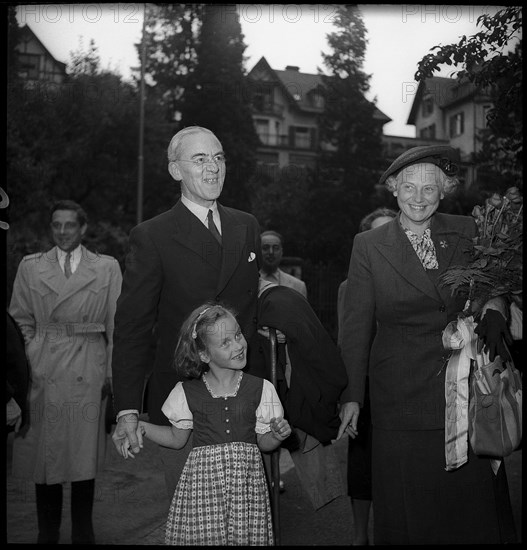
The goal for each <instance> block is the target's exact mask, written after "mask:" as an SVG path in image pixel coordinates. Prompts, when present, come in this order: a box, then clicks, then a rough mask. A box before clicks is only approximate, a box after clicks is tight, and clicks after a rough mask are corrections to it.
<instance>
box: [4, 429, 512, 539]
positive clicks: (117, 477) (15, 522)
mask: <svg viewBox="0 0 527 550" xmlns="http://www.w3.org/2000/svg"><path fill="white" fill-rule="evenodd" d="M109 445H112V444H111V441H110V440H109ZM11 447H12V435H10V436H9V438H8V441H7V464H6V466H7V478H6V479H7V487H6V489H7V513H6V518H7V526H6V527H7V529H6V533H7V537H6V540H7V542H8V543H15V544H33V543H35V541H36V539H37V522H36V509H35V497H34V485H33V484H32V483H27V482H23V481H20V480H15V479H13V477H12V476H11V475H10V471H11V469H10V466H11ZM340 456H341V459H342V460H345V446H342V448H340ZM521 457H522V451H521V450H520V451H516V452H515V453H514V454H513V455H512V456H511V457H509V458H507V459H506V465H507V469H508V477H509V485H510V490H511V499H512V502H513V507H514V512H515V520H516V523H517V526H518V532H519V534H520V540H521V522H520V518H521V513H522V491H521V487H522V469H521V468H522V459H521ZM280 469H281V477H282V480H283V481H284V483H285V486H286V491H285V492H284V493H282V495H281V496H280V544H281V545H282V546H347V545H349V544H350V542H351V539H352V532H353V525H352V521H351V508H350V502H349V498H347V497H339V498H337V499H335V500H334V501H333V502H330V503H329V504H327V505H326V506H324V507H323V508H321V509H320V510H318V511H316V512H315V511H314V510H313V508H312V506H311V503H310V501H309V499H308V497H307V496H306V494H305V493H304V491H303V489H302V488H301V486H300V483H299V481H298V477H297V475H296V470H295V468H294V465H293V463H292V461H291V457H290V456H289V453H288V452H287V451H284V452H282V453H281V458H280ZM64 499H65V501H64V514H63V526H62V537H61V540H60V544H69V543H70V521H69V485H66V486H65V493H64ZM167 510H168V496H167V494H166V490H165V486H164V476H163V473H162V471H161V469H160V467H159V460H158V457H157V446H156V445H154V444H153V443H151V442H148V441H145V447H144V449H143V450H142V451H141V453H140V454H139V455H138V456H137V457H136V459H135V460H131V459H129V460H126V461H125V460H123V459H122V458H121V457H120V456H118V455H117V453H116V452H115V451H114V449H113V446H112V447H110V446H108V450H107V454H106V464H105V468H104V471H103V472H102V473H101V475H100V476H99V477H98V478H97V481H96V500H95V505H94V514H93V515H94V524H95V535H96V539H97V543H98V544H108V545H116V544H124V545H129V544H132V545H162V544H164V525H165V518H166V514H167ZM371 527H372V523H371V522H370V535H371Z"/></svg>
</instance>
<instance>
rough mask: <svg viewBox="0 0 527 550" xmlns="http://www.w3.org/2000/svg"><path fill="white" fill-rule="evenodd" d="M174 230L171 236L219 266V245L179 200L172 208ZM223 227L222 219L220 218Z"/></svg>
mask: <svg viewBox="0 0 527 550" xmlns="http://www.w3.org/2000/svg"><path fill="white" fill-rule="evenodd" d="M172 210H173V213H174V216H173V221H174V230H173V232H172V237H173V238H174V239H175V240H176V241H177V242H178V243H179V244H180V245H181V246H183V247H185V248H187V249H188V250H191V251H192V252H193V253H195V254H197V255H198V256H199V257H200V258H202V259H203V260H205V261H206V262H207V263H208V264H210V265H211V266H213V267H216V268H217V269H220V266H221V246H220V245H219V244H218V242H217V241H216V239H215V238H214V237H213V236H212V233H211V232H210V231H209V230H208V229H207V228H206V227H205V226H204V225H203V224H202V223H201V222H200V221H199V220H198V218H196V216H195V215H194V214H193V213H192V212H191V211H190V210H189V209H188V208H187V207H186V206H185V205H184V204H183V203H182V202H181V200H179V201H178V202H177V203H176V204H175V205H174V208H173V209H172ZM222 227H223V220H222Z"/></svg>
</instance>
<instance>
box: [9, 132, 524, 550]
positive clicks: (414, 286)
mask: <svg viewBox="0 0 527 550" xmlns="http://www.w3.org/2000/svg"><path fill="white" fill-rule="evenodd" d="M458 165H459V158H458V156H457V153H456V151H455V150H454V149H453V148H451V147H449V146H445V145H439V146H425V147H415V148H413V149H410V150H408V151H406V152H405V153H403V154H402V155H401V156H399V157H398V158H397V159H396V160H395V161H394V162H393V163H392V164H391V165H390V166H389V167H388V169H387V170H386V171H385V172H384V174H383V175H382V177H381V179H380V183H381V184H384V185H386V187H387V188H388V189H389V191H390V192H391V193H393V195H394V197H396V200H397V205H398V211H397V212H396V211H393V210H390V209H388V208H380V209H378V210H375V211H374V212H372V213H370V214H369V215H367V216H365V218H364V219H363V221H362V223H361V226H360V228H359V232H358V233H357V234H356V236H355V238H354V240H353V247H352V253H351V259H350V263H349V271H348V276H347V279H346V280H345V281H344V282H343V283H342V285H341V287H340V288H339V292H338V303H337V304H335V305H336V307H337V313H338V341H337V342H336V343H335V342H333V340H332V338H331V337H330V336H329V334H328V333H327V332H326V331H325V329H324V327H323V326H322V324H321V323H320V321H319V320H318V318H317V316H316V314H315V312H314V311H313V309H312V307H311V305H310V304H309V301H308V293H307V288H306V284H305V283H304V282H303V281H301V280H300V279H299V278H297V277H295V276H294V275H290V274H288V273H286V271H284V270H282V269H280V265H281V259H282V254H283V238H282V236H281V235H280V234H279V233H277V232H276V231H273V230H267V231H264V232H261V228H260V225H259V223H258V221H257V220H256V218H255V217H254V216H253V215H252V214H249V213H247V212H243V211H240V210H236V209H234V208H228V207H225V206H223V205H221V203H220V202H219V198H220V195H221V192H222V189H223V185H224V181H225V176H226V163H225V155H224V151H223V148H222V145H221V142H220V140H219V139H218V137H217V136H216V135H215V134H214V133H213V132H211V131H210V130H208V129H206V128H202V127H198V126H191V127H187V128H184V129H183V130H181V131H179V132H178V133H177V134H176V135H174V137H173V138H172V140H171V141H170V144H169V146H168V172H169V173H170V175H171V177H172V178H173V179H174V180H175V181H176V182H178V183H179V185H180V190H181V196H180V198H179V200H178V201H177V202H176V204H175V205H174V206H173V207H172V208H170V209H169V210H168V211H166V212H164V213H161V214H159V215H158V216H156V217H154V218H152V219H150V220H147V221H145V222H143V223H141V224H139V225H137V226H136V227H135V228H133V230H132V231H131V233H130V236H129V252H128V254H127V256H126V261H125V266H124V270H123V273H121V269H120V267H119V263H118V262H117V260H116V259H115V258H112V257H110V256H106V255H101V254H97V253H95V252H92V251H90V250H88V249H87V248H86V247H85V246H84V245H83V244H82V241H83V238H84V236H85V234H86V230H87V227H88V218H87V215H86V213H85V211H84V210H83V208H82V207H81V206H80V205H79V204H77V203H75V202H73V201H70V200H61V201H59V202H57V203H56V204H55V205H54V206H53V208H52V209H51V212H50V230H51V236H52V239H53V242H54V247H53V248H52V249H50V250H48V251H46V252H38V253H34V254H31V255H29V256H25V257H24V258H23V259H22V261H21V262H20V265H19V267H18V271H17V274H16V278H15V281H14V286H13V292H12V297H11V302H10V305H9V311H8V326H9V330H10V333H9V334H10V337H9V339H8V344H9V346H8V351H9V354H8V358H9V370H8V373H9V374H10V378H9V379H8V386H7V389H8V392H7V399H6V405H7V426H8V428H7V432H8V434H9V433H10V432H11V431H14V432H15V435H14V442H13V475H14V476H16V477H20V478H23V479H27V480H29V481H30V482H32V483H34V484H35V494H36V508H37V510H36V511H37V522H38V540H37V541H36V542H38V543H46V544H57V543H59V540H60V527H61V520H62V507H63V495H62V489H63V484H65V483H71V525H72V532H71V542H72V543H74V544H95V543H96V533H95V532H96V526H95V527H94V525H93V522H92V510H93V505H94V489H95V478H96V474H97V472H98V471H100V468H101V467H102V466H103V464H104V454H105V450H106V449H105V443H106V440H107V433H106V426H105V420H106V415H105V411H106V408H107V400H108V399H109V396H112V399H113V408H114V410H115V429H114V430H113V433H112V436H111V440H112V443H113V446H114V449H115V451H117V452H118V453H119V455H121V456H122V457H123V459H129V458H133V457H135V456H136V455H137V454H138V453H140V452H141V449H142V448H143V441H144V438H147V439H149V440H151V441H153V442H155V443H156V444H157V445H158V450H159V456H160V457H161V460H162V463H163V468H164V474H165V482H166V489H167V495H168V498H167V522H166V538H165V541H166V544H169V545H250V546H252V545H273V544H274V541H275V536H274V526H273V516H272V503H271V500H270V492H269V491H270V487H271V484H270V479H269V471H268V469H269V467H268V459H267V457H269V456H270V453H272V452H274V451H276V450H277V449H280V448H281V447H282V448H286V449H288V450H290V451H291V453H292V455H293V454H294V453H295V452H297V453H298V455H299V456H298V460H299V462H298V466H299V468H306V471H310V472H313V471H314V470H313V469H312V468H313V464H314V463H315V462H320V456H322V455H316V454H315V453H313V452H308V451H313V450H314V449H316V450H317V452H324V449H326V450H327V449H329V448H330V447H331V445H332V443H333V442H335V441H336V440H339V439H341V438H345V437H348V438H349V449H348V467H347V494H348V495H349V496H350V497H351V503H352V512H353V517H352V518H350V521H352V522H353V525H354V533H355V534H354V538H353V540H352V541H350V544H354V545H365V544H371V543H374V544H376V545H378V544H463V543H465V544H477V543H485V544H488V543H510V542H515V540H516V534H515V532H514V527H513V523H512V522H511V521H510V518H511V517H512V510H511V504H510V498H509V493H508V485H507V476H506V472H505V465H504V464H503V462H502V463H501V465H500V467H499V469H498V470H497V472H494V471H493V469H492V468H491V461H490V459H489V458H487V457H481V456H477V455H475V454H474V453H472V452H471V451H470V449H469V457H468V461H467V463H466V464H465V465H464V466H463V467H461V468H458V469H456V470H454V471H446V470H445V370H444V368H443V364H444V362H445V350H444V348H443V345H442V331H443V330H444V328H445V327H446V326H447V325H448V323H449V322H451V321H452V320H454V319H455V318H456V316H457V314H458V313H459V312H460V311H461V310H462V309H463V305H464V304H463V303H462V301H461V299H460V298H459V297H456V296H454V295H452V294H451V293H450V290H449V289H445V288H443V287H442V286H441V285H440V284H439V280H440V276H441V274H442V273H444V271H445V270H446V269H447V268H448V267H449V266H451V265H457V264H459V265H464V264H466V263H467V261H468V260H467V258H466V254H465V250H466V248H467V246H468V245H469V244H470V243H471V241H472V238H473V237H474V236H475V234H476V226H475V223H474V221H473V220H472V218H470V217H468V216H458V215H448V214H444V213H440V212H438V207H439V204H440V201H441V200H442V199H443V198H444V197H445V196H447V195H448V194H449V193H451V192H452V191H453V190H454V189H455V187H456V185H457V184H458V183H459V181H458V177H457V170H458ZM484 311H485V309H483V313H482V315H483V318H484V319H486V323H485V326H487V327H488V326H490V325H491V324H492V323H493V322H494V319H495V318H496V317H495V316H494V315H493V316H490V315H489V316H488V318H486V314H485V313H484ZM271 327H272V328H275V329H277V332H278V342H279V346H278V347H279V349H278V352H279V355H278V367H279V368H278V382H277V384H276V387H275V385H273V384H272V383H271V382H270V373H269V370H268V365H269V355H268V351H266V350H268V349H269V346H268V339H269V328H271ZM480 337H481V338H482V342H483V344H485V345H487V346H494V347H496V340H497V339H501V338H503V332H502V331H493V330H487V331H486V332H484V333H480ZM497 349H503V347H498V348H497ZM145 403H146V404H147V406H146V410H145ZM145 413H146V418H145ZM299 450H300V452H299ZM310 458H311V459H312V462H310ZM310 468H311V470H310ZM324 475H325V474H323V475H322V474H320V472H318V473H317V474H315V475H313V476H311V477H313V480H312V481H313V483H315V482H316V483H318V482H319V481H320V479H322V480H323V479H325V478H324ZM317 476H318V478H317ZM306 477H310V476H306ZM322 483H323V481H322ZM344 491H346V490H345V489H344ZM315 492H316V493H317V494H320V493H321V492H323V491H321V486H320V485H317V486H316V490H315ZM328 498H331V497H328ZM324 502H325V501H323V502H321V505H323V504H324ZM372 507H373V513H374V521H373V527H374V540H373V541H371V540H368V522H369V520H370V509H371V508H372Z"/></svg>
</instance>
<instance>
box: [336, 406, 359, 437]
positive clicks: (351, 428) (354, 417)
mask: <svg viewBox="0 0 527 550" xmlns="http://www.w3.org/2000/svg"><path fill="white" fill-rule="evenodd" d="M359 414H360V405H359V404H358V403H357V402H356V401H349V402H348V403H342V406H341V407H340V413H339V416H340V427H339V431H338V434H337V439H340V438H341V437H342V436H343V435H344V433H347V434H348V435H349V436H350V437H351V438H352V439H355V438H356V437H357V435H359V432H358V431H357V422H358V421H359Z"/></svg>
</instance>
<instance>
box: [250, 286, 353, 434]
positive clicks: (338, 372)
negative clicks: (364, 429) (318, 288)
mask: <svg viewBox="0 0 527 550" xmlns="http://www.w3.org/2000/svg"><path fill="white" fill-rule="evenodd" d="M258 326H259V327H274V328H276V329H277V330H279V331H280V332H283V333H284V334H285V336H286V338H287V350H288V353H289V357H290V360H291V381H290V387H289V389H288V390H287V392H286V394H285V402H284V403H283V405H284V408H285V411H286V417H287V419H288V420H289V422H290V423H291V425H292V426H293V427H298V428H301V429H302V430H304V431H305V432H306V433H308V434H309V435H312V436H313V437H315V438H316V439H318V440H319V441H320V442H321V443H329V442H330V441H331V440H332V439H335V437H336V436H337V432H338V428H339V425H340V418H339V415H338V408H337V404H338V401H339V397H340V394H341V392H342V390H343V389H344V388H345V387H346V384H347V376H346V371H345V368H344V364H343V362H342V359H341V357H340V355H339V353H338V350H337V346H336V344H335V343H334V342H333V340H332V339H331V337H330V335H329V334H328V332H327V331H326V330H325V328H324V326H323V325H322V323H321V322H320V320H319V319H318V317H317V316H316V314H315V312H314V311H313V309H312V307H311V305H310V304H309V302H308V301H307V300H306V299H305V298H304V297H303V296H302V295H301V294H300V293H299V292H297V291H296V290H293V289H291V288H288V287H285V286H273V287H271V288H269V289H267V290H265V291H264V292H263V293H262V294H261V296H260V298H259V299H258ZM269 349H270V348H269V342H268V341H264V342H262V339H258V335H256V336H255V337H254V338H253V339H252V340H251V342H249V359H248V366H247V371H248V372H250V373H251V374H256V375H257V376H258V375H259V376H264V377H266V378H269V370H268V366H269V365H270V353H269ZM281 397H282V399H283V396H281Z"/></svg>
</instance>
